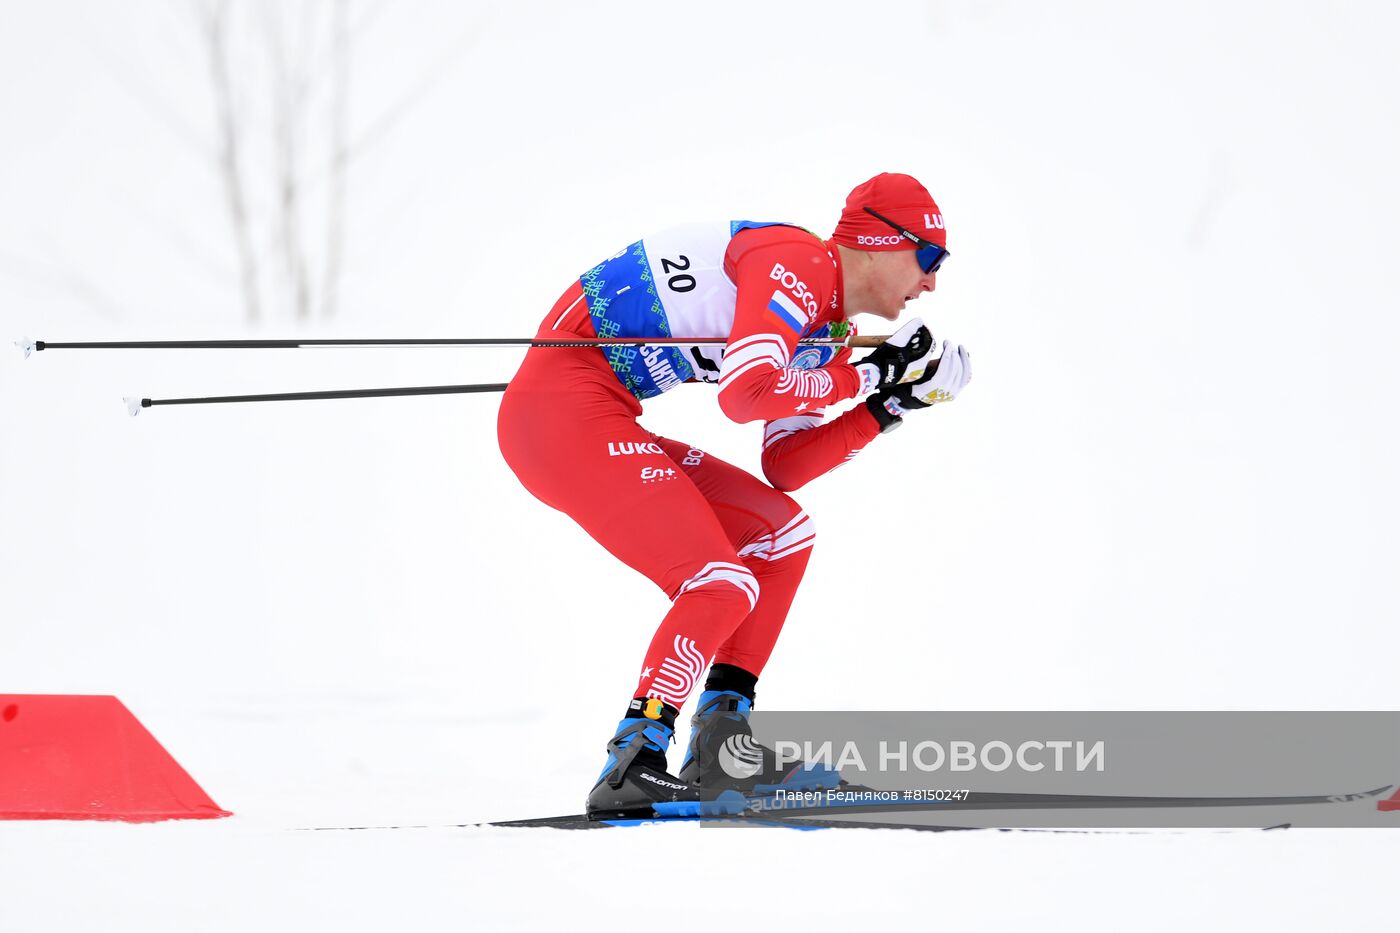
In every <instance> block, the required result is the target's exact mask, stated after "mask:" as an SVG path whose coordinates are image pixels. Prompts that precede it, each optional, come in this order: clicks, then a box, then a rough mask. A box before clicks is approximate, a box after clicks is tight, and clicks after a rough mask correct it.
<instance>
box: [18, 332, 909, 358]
mask: <svg viewBox="0 0 1400 933" xmlns="http://www.w3.org/2000/svg"><path fill="white" fill-rule="evenodd" d="M885 339H886V338H885V337H883V336H870V337H856V336H847V337H802V338H800V339H799V340H798V341H797V343H798V345H799V346H807V347H811V346H817V347H853V348H873V347H878V346H879V345H880V344H881V343H883V342H884V341H885ZM728 342H729V338H727V337H591V338H584V337H580V338H579V339H577V340H575V339H572V338H557V339H555V338H551V339H543V340H541V339H535V338H531V337H441V338H438V337H406V338H394V339H381V338H371V339H365V340H352V339H339V340H107V341H80V342H56V341H50V340H33V339H31V338H28V337H25V338H24V339H22V340H16V341H15V346H16V347H18V348H19V349H20V350H22V351H24V356H25V359H28V358H29V354H30V353H37V352H41V351H44V350H303V349H310V348H337V349H368V348H386V347H398V348H408V347H662V346H686V347H697V346H698V347H722V346H724V345H725V344H727V343H728Z"/></svg>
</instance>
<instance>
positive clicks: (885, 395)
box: [865, 340, 972, 434]
mask: <svg viewBox="0 0 1400 933" xmlns="http://www.w3.org/2000/svg"><path fill="white" fill-rule="evenodd" d="M971 381H972V363H971V362H970V361H969V360H968V357H967V348H966V347H964V346H963V345H962V344H958V346H957V347H954V348H952V349H950V348H949V341H947V340H945V341H943V354H942V355H941V356H939V358H938V359H936V360H932V361H930V362H929V363H928V364H927V365H926V366H925V367H924V372H923V376H922V377H919V378H917V381H915V382H906V383H903V384H901V385H895V386H890V387H888V388H885V389H883V390H881V391H880V392H878V393H876V394H875V395H872V396H870V398H868V399H866V400H865V405H866V407H867V408H869V409H870V414H872V415H874V416H875V420H876V421H878V422H879V423H880V433H881V434H885V433H888V432H890V431H893V430H894V429H895V428H897V427H899V426H900V425H901V424H903V423H904V415H905V413H906V412H910V411H915V410H917V409H920V408H928V407H930V406H932V405H937V404H938V403H939V402H951V401H952V400H953V399H955V398H957V397H958V393H959V392H961V391H962V390H963V388H964V387H965V386H966V385H967V384H968V383H969V382H971Z"/></svg>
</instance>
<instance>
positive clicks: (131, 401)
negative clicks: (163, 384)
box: [122, 395, 150, 418]
mask: <svg viewBox="0 0 1400 933" xmlns="http://www.w3.org/2000/svg"><path fill="white" fill-rule="evenodd" d="M122 401H123V402H126V410H127V412H128V413H129V414H130V415H131V417H133V418H135V417H136V416H137V415H139V414H141V409H142V408H148V407H150V399H144V398H137V397H135V396H134V395H127V396H124V397H123V398H122Z"/></svg>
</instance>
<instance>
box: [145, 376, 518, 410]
mask: <svg viewBox="0 0 1400 933" xmlns="http://www.w3.org/2000/svg"><path fill="white" fill-rule="evenodd" d="M508 384H509V383H505V382H482V383H476V384H474V385H462V386H403V387H401V388H391V389H336V390H332V391H329V392H279V393H276V394H272V395H213V396H208V397H206V398H136V397H134V396H127V397H126V398H124V399H122V401H124V402H126V410H127V411H129V412H130V413H131V415H132V417H135V416H136V415H139V414H140V413H141V409H143V408H154V407H155V406H157V405H213V404H217V403H220V402H305V401H314V400H316V399H333V398H389V397H392V396H399V395H458V394H462V393H469V392H504V391H505V390H506V386H507V385H508Z"/></svg>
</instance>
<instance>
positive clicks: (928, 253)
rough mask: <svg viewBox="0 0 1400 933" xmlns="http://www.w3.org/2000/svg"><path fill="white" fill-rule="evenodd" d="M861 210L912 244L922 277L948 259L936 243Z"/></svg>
mask: <svg viewBox="0 0 1400 933" xmlns="http://www.w3.org/2000/svg"><path fill="white" fill-rule="evenodd" d="M861 210H863V211H865V212H866V213H867V214H869V215H870V216H871V217H874V218H875V219H876V220H878V221H880V222H881V223H882V224H885V225H886V226H888V227H893V228H894V229H896V230H898V231H899V233H900V235H901V236H903V237H904V238H905V239H907V240H909V241H911V242H912V243H913V244H914V246H915V247H916V249H915V250H914V258H915V259H916V260H918V263H919V268H920V269H923V270H924V275H928V274H929V273H930V272H937V271H938V267H939V266H941V265H943V260H945V259H947V258H948V251H947V250H946V249H944V248H943V247H941V246H939V245H938V244H937V243H930V242H929V241H928V240H925V239H924V238H923V237H921V236H919V235H918V234H916V233H913V232H912V231H909V230H906V229H904V228H903V227H901V226H900V225H899V224H897V223H895V222H894V221H893V220H890V219H889V218H888V217H885V216H882V215H881V214H879V213H877V212H876V211H873V210H871V209H870V208H868V207H864V208H861Z"/></svg>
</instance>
